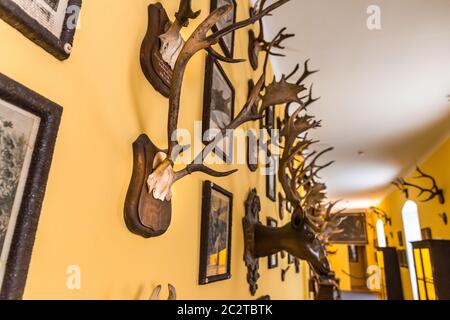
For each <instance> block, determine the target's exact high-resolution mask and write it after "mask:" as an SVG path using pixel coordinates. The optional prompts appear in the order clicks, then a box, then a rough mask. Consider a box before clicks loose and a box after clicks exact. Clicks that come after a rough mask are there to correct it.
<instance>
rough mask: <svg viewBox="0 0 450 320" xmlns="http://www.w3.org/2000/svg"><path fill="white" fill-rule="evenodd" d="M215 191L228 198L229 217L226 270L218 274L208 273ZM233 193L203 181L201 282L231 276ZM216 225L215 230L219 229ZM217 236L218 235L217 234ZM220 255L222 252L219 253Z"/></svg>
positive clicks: (201, 283)
mask: <svg viewBox="0 0 450 320" xmlns="http://www.w3.org/2000/svg"><path fill="white" fill-rule="evenodd" d="M213 193H217V194H220V195H222V196H224V197H225V198H227V199H228V201H229V203H228V217H226V221H227V223H228V226H227V234H226V236H225V238H226V240H227V246H226V249H227V252H226V257H227V261H226V271H225V272H223V273H221V274H217V275H213V276H211V275H208V258H209V243H210V239H211V238H212V237H213V236H212V235H211V232H210V226H211V223H212V219H211V217H212V214H211V210H212V205H213V200H212V197H213ZM232 217H233V194H232V193H231V192H229V191H227V190H225V189H224V188H221V187H219V186H218V185H216V184H214V183H213V182H211V181H204V182H203V199H202V223H201V237H200V272H199V284H200V285H206V284H209V283H213V282H217V281H222V280H228V279H230V278H231V239H232V237H231V236H232V226H233V218H232ZM217 229H218V227H216V229H215V230H217ZM216 237H217V236H216ZM217 255H218V256H219V255H220V252H219V253H217Z"/></svg>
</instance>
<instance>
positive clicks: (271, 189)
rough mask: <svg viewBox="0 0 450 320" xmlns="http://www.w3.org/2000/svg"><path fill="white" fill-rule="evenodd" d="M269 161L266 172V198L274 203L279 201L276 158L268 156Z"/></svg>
mask: <svg viewBox="0 0 450 320" xmlns="http://www.w3.org/2000/svg"><path fill="white" fill-rule="evenodd" d="M268 157H269V161H268V165H267V172H266V196H267V198H269V199H270V200H272V201H273V202H276V201H277V195H276V194H277V181H276V180H277V174H276V172H275V167H276V165H275V161H276V160H275V157H274V156H272V155H270V154H269V155H268Z"/></svg>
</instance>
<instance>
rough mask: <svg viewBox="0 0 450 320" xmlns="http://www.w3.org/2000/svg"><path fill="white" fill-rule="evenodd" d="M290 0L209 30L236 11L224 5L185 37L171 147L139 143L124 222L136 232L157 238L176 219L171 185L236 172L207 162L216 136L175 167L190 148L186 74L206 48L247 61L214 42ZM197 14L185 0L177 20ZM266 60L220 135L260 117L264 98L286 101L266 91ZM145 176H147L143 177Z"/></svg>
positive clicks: (174, 84)
mask: <svg viewBox="0 0 450 320" xmlns="http://www.w3.org/2000/svg"><path fill="white" fill-rule="evenodd" d="M288 1H289V0H278V1H276V2H275V3H273V4H272V5H270V6H268V7H267V8H265V9H264V10H261V11H260V12H259V13H258V14H257V15H255V16H253V17H250V18H249V19H246V20H243V21H240V22H236V23H233V24H231V25H229V26H227V27H225V28H223V29H220V30H218V31H215V32H210V31H211V30H212V29H213V26H215V25H216V24H217V23H218V21H219V20H221V19H222V18H224V17H225V16H226V15H227V14H228V13H229V12H230V10H232V9H233V8H232V6H231V5H225V6H222V7H220V8H217V9H216V10H214V11H213V12H212V13H211V14H210V15H209V16H208V17H207V18H206V19H205V20H204V21H203V22H202V23H200V24H199V26H198V27H197V28H196V29H195V30H194V32H193V33H192V34H191V36H190V37H189V38H188V39H187V40H186V42H185V43H184V45H183V47H182V49H181V50H180V52H179V54H178V55H177V59H176V63H175V64H174V67H173V74H172V76H171V78H170V93H169V112H168V113H169V115H168V125H167V137H168V148H167V149H165V150H163V149H160V148H158V147H156V146H155V145H154V144H153V143H151V141H150V140H149V139H148V137H147V136H141V137H140V138H139V139H138V140H137V141H136V143H135V144H134V151H135V157H134V159H135V165H134V172H133V177H132V181H131V183H130V187H129V191H128V194H127V200H126V205H125V220H126V222H127V226H128V227H129V229H130V230H131V231H132V232H134V233H137V234H139V235H142V236H144V237H153V236H159V235H161V234H163V233H164V232H165V231H166V230H167V228H168V227H169V225H170V217H171V198H172V186H173V184H174V183H175V182H176V181H178V180H180V179H182V178H184V177H185V176H187V175H189V174H192V173H194V172H203V173H205V174H207V175H210V176H215V177H224V176H228V175H230V174H232V173H234V172H235V171H236V170H231V171H228V172H218V171H215V170H213V169H211V168H208V167H207V166H205V165H204V164H203V162H204V160H205V159H206V156H207V155H208V154H209V153H210V152H211V151H212V150H213V149H214V148H215V146H216V145H217V144H218V143H219V142H220V140H219V139H216V138H215V139H212V140H211V142H210V143H208V144H206V146H205V148H204V150H202V152H200V153H199V154H198V155H197V156H196V157H195V158H194V161H192V163H191V164H189V165H187V166H186V167H185V168H184V169H182V170H180V171H178V172H175V171H174V169H173V167H174V163H175V161H176V159H177V157H178V156H179V155H180V154H181V153H182V152H184V151H186V150H187V149H188V148H189V146H181V145H180V144H179V143H178V140H177V139H176V131H177V128H178V117H179V112H180V100H181V89H182V84H183V78H184V73H185V71H186V67H187V64H188V63H189V61H190V60H191V58H192V57H193V56H194V55H195V54H196V53H198V52H200V51H202V50H206V51H207V52H209V53H210V54H211V55H213V56H214V57H216V58H217V59H220V60H222V61H224V62H228V63H237V62H242V61H244V60H240V59H231V58H227V57H224V56H221V55H220V54H219V53H217V52H216V51H214V50H213V49H212V46H213V45H215V44H217V43H218V42H219V40H220V39H221V38H223V37H224V36H226V35H227V34H229V33H231V32H233V31H236V30H238V29H241V28H244V27H246V26H248V25H250V24H253V23H254V22H256V21H258V20H259V19H261V18H262V17H264V16H266V15H268V14H270V13H271V12H272V11H273V10H275V9H276V8H278V7H280V6H281V5H283V4H285V3H287V2H288ZM197 15H198V13H194V11H193V10H192V9H191V6H190V1H183V2H182V3H181V4H180V10H179V13H178V14H177V21H179V22H178V24H179V25H184V24H186V23H187V22H188V21H189V19H191V18H194V17H196V16H197ZM280 37H281V35H277V36H276V37H275V38H274V39H273V41H272V42H273V44H276V43H277V42H278V39H279V38H280ZM267 61H268V57H267V58H266V64H265V68H264V70H263V72H262V75H261V77H260V79H259V81H258V83H257V84H256V85H255V87H254V88H253V90H252V92H251V94H250V96H249V98H248V100H247V103H246V104H245V105H244V107H243V109H242V110H241V111H240V113H239V114H238V116H237V117H236V118H235V119H234V120H233V121H232V122H231V123H230V124H229V125H228V126H227V127H225V128H223V129H222V130H221V131H220V132H219V133H218V136H219V135H220V134H223V133H225V132H226V131H227V130H232V129H235V128H237V127H239V126H240V125H242V124H244V123H246V122H249V121H254V120H257V119H259V118H260V113H259V110H258V108H259V106H260V105H265V101H267V100H270V101H273V102H275V103H277V101H282V100H281V98H280V97H278V99H277V97H274V96H273V95H271V94H269V95H268V94H265V93H264V91H266V90H265V87H266V69H267ZM272 86H273V87H275V88H276V87H281V86H282V84H279V83H278V82H276V81H275V82H274V83H273V84H272ZM143 177H145V178H144V179H143ZM145 182H146V183H145Z"/></svg>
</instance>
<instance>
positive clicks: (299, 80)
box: [297, 59, 319, 84]
mask: <svg viewBox="0 0 450 320" xmlns="http://www.w3.org/2000/svg"><path fill="white" fill-rule="evenodd" d="M308 63H309V59H308V60H306V61H305V64H304V70H303V74H302V75H301V76H300V78H299V79H298V80H297V84H301V83H302V82H303V81H305V80H306V78H308V77H309V76H310V75H313V74H314V73H317V72H319V70H314V71H310V70H309V67H308Z"/></svg>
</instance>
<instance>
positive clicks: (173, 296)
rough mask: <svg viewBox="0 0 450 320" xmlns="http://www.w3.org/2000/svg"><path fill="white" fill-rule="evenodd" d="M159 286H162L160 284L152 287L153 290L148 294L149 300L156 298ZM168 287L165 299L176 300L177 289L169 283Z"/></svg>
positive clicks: (159, 289)
mask: <svg viewBox="0 0 450 320" xmlns="http://www.w3.org/2000/svg"><path fill="white" fill-rule="evenodd" d="M161 288H162V287H161V285H158V286H157V287H156V288H155V289H153V292H152V294H151V296H150V300H158V298H159V294H160V292H161ZM168 288H169V297H168V298H167V300H177V290H176V289H175V287H174V286H173V285H171V284H170V283H169V284H168Z"/></svg>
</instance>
